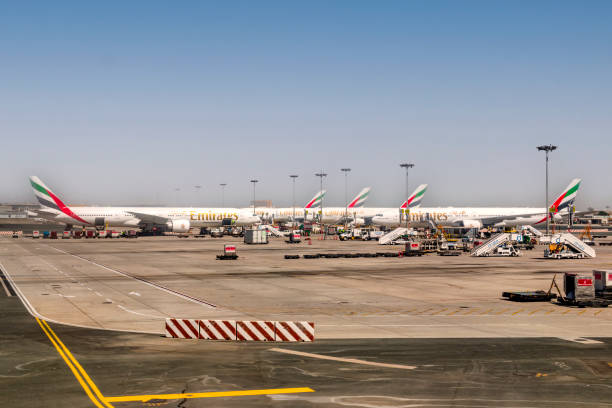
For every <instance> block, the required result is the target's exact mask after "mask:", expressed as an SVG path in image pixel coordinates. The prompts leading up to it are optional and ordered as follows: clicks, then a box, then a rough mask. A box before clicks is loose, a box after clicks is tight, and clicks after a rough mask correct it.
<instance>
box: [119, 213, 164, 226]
mask: <svg viewBox="0 0 612 408" xmlns="http://www.w3.org/2000/svg"><path fill="white" fill-rule="evenodd" d="M129 213H130V214H132V215H133V216H134V217H136V218H138V219H139V220H140V222H141V223H145V224H165V223H167V222H168V221H170V219H169V218H168V217H161V216H159V215H153V214H147V213H140V212H135V211H129Z"/></svg>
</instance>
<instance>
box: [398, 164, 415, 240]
mask: <svg viewBox="0 0 612 408" xmlns="http://www.w3.org/2000/svg"><path fill="white" fill-rule="evenodd" d="M400 167H401V168H404V169H406V209H405V210H404V217H405V219H406V230H408V218H409V215H410V210H409V209H408V199H409V198H410V197H409V196H408V194H409V193H408V170H410V169H411V168H413V167H414V164H412V163H401V164H400ZM401 216H402V209H401V208H400V224H401Z"/></svg>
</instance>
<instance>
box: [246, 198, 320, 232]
mask: <svg viewBox="0 0 612 408" xmlns="http://www.w3.org/2000/svg"><path fill="white" fill-rule="evenodd" d="M326 193H327V191H325V190H321V191H319V192H318V193H317V194H315V195H314V197H312V199H311V200H310V201H308V202H307V203H306V204H304V207H295V208H294V207H285V208H274V207H257V208H255V214H256V215H257V216H259V217H260V218H261V219H262V220H263V222H265V223H267V224H274V223H275V222H281V223H282V222H290V221H302V222H303V221H304V213H305V212H306V211H311V209H314V208H316V207H318V206H320V205H321V201H322V200H323V197H325V194H326ZM242 210H243V211H249V212H250V213H251V214H252V213H253V208H252V207H251V208H243V209H242ZM294 216H295V219H294Z"/></svg>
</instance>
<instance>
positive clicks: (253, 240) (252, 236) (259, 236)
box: [244, 229, 268, 244]
mask: <svg viewBox="0 0 612 408" xmlns="http://www.w3.org/2000/svg"><path fill="white" fill-rule="evenodd" d="M244 243H245V244H267V243H268V234H267V231H266V230H259V229H248V230H246V231H245V233H244Z"/></svg>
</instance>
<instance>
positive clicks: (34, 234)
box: [32, 231, 40, 238]
mask: <svg viewBox="0 0 612 408" xmlns="http://www.w3.org/2000/svg"><path fill="white" fill-rule="evenodd" d="M32 238H40V231H32Z"/></svg>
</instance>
